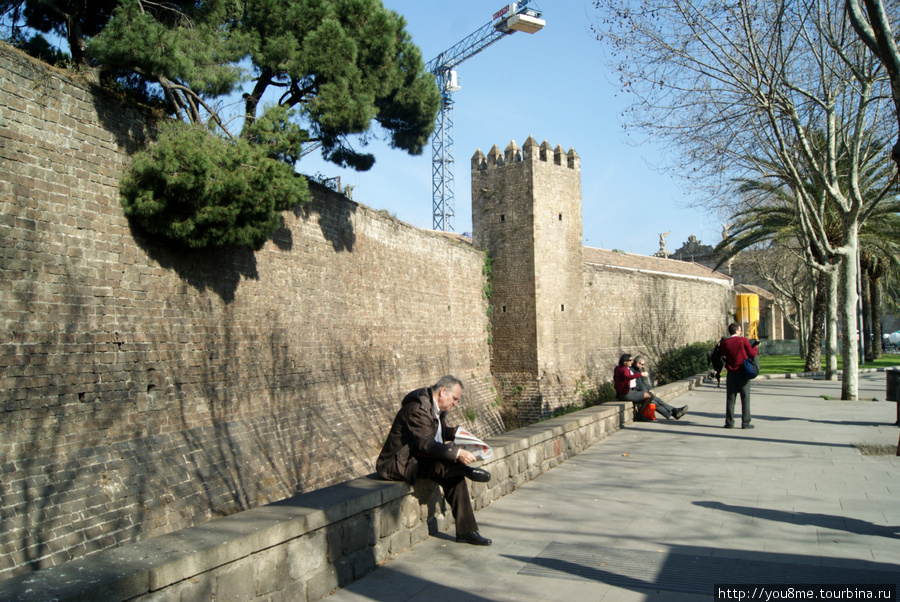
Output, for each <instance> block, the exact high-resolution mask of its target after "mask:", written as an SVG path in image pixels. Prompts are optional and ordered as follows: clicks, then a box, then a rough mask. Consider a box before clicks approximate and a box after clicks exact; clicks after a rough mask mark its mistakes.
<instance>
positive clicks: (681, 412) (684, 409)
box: [672, 406, 688, 420]
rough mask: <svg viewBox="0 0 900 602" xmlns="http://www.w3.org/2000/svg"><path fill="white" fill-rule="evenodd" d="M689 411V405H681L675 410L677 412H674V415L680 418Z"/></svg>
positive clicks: (677, 418)
mask: <svg viewBox="0 0 900 602" xmlns="http://www.w3.org/2000/svg"><path fill="white" fill-rule="evenodd" d="M687 411H688V407H687V406H681V407H680V408H678V409H677V410H675V413H674V414H672V415H673V416H674V417H675V420H680V419H681V417H682V416H684V415H685V414H686V413H687Z"/></svg>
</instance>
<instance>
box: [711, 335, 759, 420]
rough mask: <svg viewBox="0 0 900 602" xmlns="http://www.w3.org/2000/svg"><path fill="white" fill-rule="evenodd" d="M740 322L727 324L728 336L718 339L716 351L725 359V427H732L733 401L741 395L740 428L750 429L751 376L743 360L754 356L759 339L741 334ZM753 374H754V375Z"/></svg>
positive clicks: (757, 350)
mask: <svg viewBox="0 0 900 602" xmlns="http://www.w3.org/2000/svg"><path fill="white" fill-rule="evenodd" d="M742 335H743V329H742V328H741V325H740V324H736V323H734V322H732V323H731V324H729V325H728V337H727V338H724V339H722V340H721V341H719V344H718V345H717V346H716V348H717V349H718V352H719V353H720V354H721V355H722V357H723V358H724V359H725V369H726V370H727V371H728V374H727V376H726V377H725V428H727V429H730V428H734V403H735V400H736V398H737V396H738V395H740V396H741V428H745V429H752V428H754V426H753V425H752V424H751V423H750V421H751V416H750V380H751V379H752V378H753V376H751V375H750V374H748V373H747V371H746V369H745V368H744V360H747V359H750V358H754V357H756V355H757V353H758V352H759V349H758V348H757V346H758V345H759V341H757V340H753V341H751V340H750V339H748V338H746V337H744V336H742ZM754 376H755V375H754Z"/></svg>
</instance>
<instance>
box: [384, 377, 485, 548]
mask: <svg viewBox="0 0 900 602" xmlns="http://www.w3.org/2000/svg"><path fill="white" fill-rule="evenodd" d="M462 391H463V384H462V381H460V380H459V379H458V378H456V377H455V376H451V375H447V376H442V377H441V378H440V380H438V381H437V382H436V383H435V384H434V385H432V386H431V387H427V388H423V389H416V390H415V391H412V392H410V393H408V394H407V395H406V397H404V398H403V401H402V402H401V403H400V411H399V412H397V416H396V417H395V418H394V422H393V424H392V425H391V430H390V432H389V433H388V437H387V440H386V441H385V442H384V446H383V447H382V449H381V453H380V454H379V455H378V460H377V461H376V462H375V470H376V472H377V473H378V475H379V476H380V477H381V478H383V479H387V480H389V481H406V482H407V483H409V484H410V485H413V484H415V482H416V479H417V478H420V477H421V478H429V479H431V480H432V481H434V482H435V483H437V484H438V485H440V486H441V489H442V490H443V492H444V499H445V500H447V503H448V504H449V505H450V508H451V510H452V511H453V518H454V519H456V541H457V542H460V543H469V544H472V545H476V546H489V545H491V540H490V539H488V538H487V537H484V536H482V535H481V534H480V533H478V524H477V523H476V522H475V511H474V510H473V509H472V501H471V500H470V499H469V486H468V484H467V483H466V479H467V478H469V479H472V480H473V481H477V482H480V483H486V482H487V481H490V479H491V473H489V472H488V471H486V470H484V469H483V468H474V467H471V466H468V465H469V464H471V463H472V462H474V461H475V455H474V454H473V453H472V452H470V451H467V450H465V449H462V448H461V447H460V446H458V445H456V444H455V443H453V439H454V437H455V435H456V430H457V428H458V427H455V426H449V425H447V423H446V415H447V410H450V409H452V408H454V407H456V405H457V404H458V403H459V399H460V397H462Z"/></svg>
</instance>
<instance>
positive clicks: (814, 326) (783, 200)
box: [716, 135, 900, 378]
mask: <svg viewBox="0 0 900 602" xmlns="http://www.w3.org/2000/svg"><path fill="white" fill-rule="evenodd" d="M812 138H813V139H815V140H817V141H821V142H823V143H824V135H822V136H813V137H812ZM878 144H879V142H877V141H876V142H873V143H872V145H873V148H877V146H876V145H878ZM841 156H846V153H841ZM868 156H874V153H872V154H868ZM844 163H846V162H842V161H838V168H839V170H840V169H841V168H843V171H844V173H848V172H849V169H848V166H847V165H844ZM760 164H761V165H765V166H767V167H768V168H771V172H770V173H769V174H767V176H766V177H765V178H764V179H743V180H741V181H740V183H739V184H740V185H739V187H738V190H739V192H741V193H742V194H743V195H745V197H746V198H747V199H748V200H749V207H748V208H747V209H744V210H742V211H739V212H737V213H736V214H735V215H734V216H733V224H732V226H731V228H730V231H729V233H728V235H727V236H726V237H725V238H724V239H723V240H722V242H721V243H719V245H718V246H717V247H716V251H717V252H719V253H722V260H721V261H720V262H719V266H721V265H722V264H723V263H725V262H726V261H728V260H729V259H731V258H732V257H734V256H735V255H736V254H737V253H739V252H741V251H744V250H746V249H751V248H754V247H756V248H760V247H764V248H769V249H773V248H775V249H783V250H784V249H786V250H788V251H789V252H791V253H793V254H794V255H795V256H796V257H798V258H799V259H801V260H802V261H803V263H804V265H806V266H807V267H808V268H809V270H810V274H809V277H808V278H807V279H805V280H806V282H807V285H806V287H805V288H806V289H807V290H805V291H803V290H796V282H795V283H794V286H793V287H789V290H782V291H780V293H781V296H782V297H783V298H788V299H791V301H792V303H793V305H794V307H795V309H796V311H797V314H798V319H797V323H798V325H799V327H800V328H799V331H800V334H801V344H802V346H803V347H804V357H806V370H808V371H813V370H818V369H819V366H820V363H821V342H822V336H823V330H824V329H823V326H824V325H825V324H826V322H827V324H828V325H829V337H828V338H827V340H826V347H827V349H826V352H827V356H828V364H827V367H826V378H834V373H835V371H836V369H837V348H836V336H831V334H830V333H836V326H837V307H838V304H837V295H838V286H837V280H836V277H837V267H838V265H839V262H840V261H841V258H840V257H839V256H827V255H826V254H825V253H824V252H823V246H822V245H820V244H816V241H815V240H811V238H810V236H809V235H808V233H807V231H806V229H805V228H804V227H803V226H802V222H801V219H800V216H799V213H798V203H797V194H796V193H797V188H798V187H802V188H803V191H804V193H805V194H806V195H808V196H811V197H814V198H822V199H823V200H825V201H826V202H825V203H823V206H824V207H825V210H824V215H822V216H821V217H822V223H823V225H824V230H825V235H826V237H827V241H828V243H829V245H828V246H830V247H831V248H835V247H838V246H840V245H841V244H842V243H843V234H842V232H843V224H842V222H841V216H840V213H839V212H838V211H837V209H836V207H835V206H834V205H833V203H830V202H827V201H828V198H827V193H826V190H825V188H824V187H823V186H821V185H820V184H819V183H818V182H817V181H816V179H815V178H808V179H805V181H802V182H797V181H796V178H795V177H785V176H784V175H783V174H779V170H778V169H777V166H776V165H774V164H772V163H771V162H765V161H761V162H760ZM892 171H893V167H892V166H891V165H890V163H888V162H886V161H885V162H880V163H876V162H875V161H869V162H868V163H866V164H865V165H864V166H863V168H862V169H861V170H860V175H859V186H860V190H861V191H862V193H863V196H864V197H866V196H874V195H875V194H877V191H878V190H880V189H882V188H883V187H884V183H885V181H887V179H888V178H890V177H891V173H892ZM810 173H814V172H813V171H812V170H810ZM898 212H900V201H898V200H897V198H896V197H892V198H890V199H888V200H882V201H881V202H879V203H878V204H877V205H875V206H874V209H873V210H872V211H871V212H870V214H869V215H867V216H864V217H865V218H867V219H865V220H864V221H861V222H860V226H859V231H858V232H859V237H860V250H861V255H862V254H866V257H869V258H871V264H870V262H869V261H868V260H867V261H866V263H865V264H864V265H866V266H867V267H868V266H869V265H871V266H872V267H871V270H872V271H871V273H870V277H872V278H874V282H875V284H876V288H877V286H878V283H879V278H880V277H881V274H882V273H883V272H882V271H881V270H883V269H884V267H883V266H887V265H891V264H892V263H896V262H897V260H896V259H895V258H896V256H897V250H898V249H900V230H898V229H897V221H898ZM719 266H717V268H718V267H719ZM770 284H773V285H775V284H776V283H774V282H772V281H770ZM776 288H777V286H776ZM867 288H868V289H871V285H870V286H869V287H867ZM866 296H867V297H869V296H871V295H866ZM876 296H878V295H877V294H876ZM867 307H868V306H867ZM873 307H874V305H873ZM875 311H877V312H879V314H878V315H879V318H878V320H877V321H878V323H879V324H880V311H881V308H880V304H879V307H878V308H877V309H876V310H875ZM865 313H866V312H865V311H864V315H865ZM826 315H827V316H828V317H827V320H826ZM869 315H870V316H871V312H869ZM869 324H870V329H869V331H868V332H872V328H871V325H873V324H874V320H872V319H871V318H870V321H869ZM807 326H808V327H807ZM878 336H879V338H880V334H879V335H878ZM804 343H805V344H804ZM879 351H880V345H879Z"/></svg>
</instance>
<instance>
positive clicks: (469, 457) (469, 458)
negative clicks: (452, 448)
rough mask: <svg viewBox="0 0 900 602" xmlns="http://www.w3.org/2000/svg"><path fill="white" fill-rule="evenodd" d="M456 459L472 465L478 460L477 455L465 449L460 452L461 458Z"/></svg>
mask: <svg viewBox="0 0 900 602" xmlns="http://www.w3.org/2000/svg"><path fill="white" fill-rule="evenodd" d="M456 459H457V460H459V461H460V462H462V463H463V464H471V463H472V462H474V461H475V460H476V458H475V454H473V453H472V452H470V451H468V450H465V449H461V450H459V456H457V457H456Z"/></svg>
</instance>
